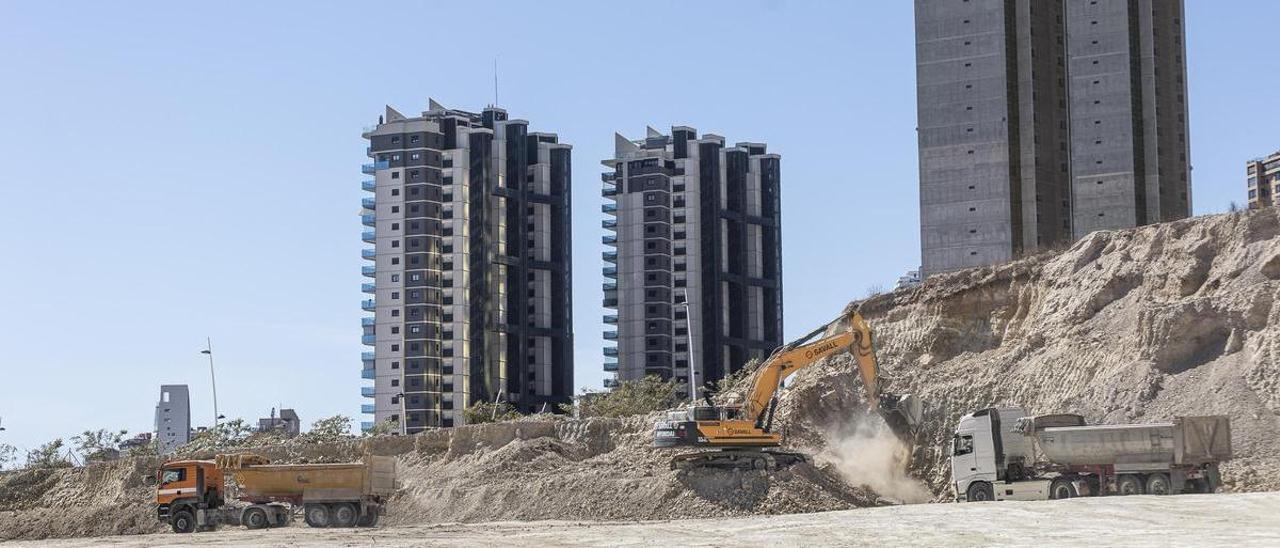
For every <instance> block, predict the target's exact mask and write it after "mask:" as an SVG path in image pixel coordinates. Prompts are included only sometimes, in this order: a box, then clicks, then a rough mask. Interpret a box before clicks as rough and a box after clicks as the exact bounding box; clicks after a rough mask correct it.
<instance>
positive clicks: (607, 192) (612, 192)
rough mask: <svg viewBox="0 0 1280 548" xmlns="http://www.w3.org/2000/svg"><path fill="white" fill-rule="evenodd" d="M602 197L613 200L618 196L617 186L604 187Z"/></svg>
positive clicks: (601, 192)
mask: <svg viewBox="0 0 1280 548" xmlns="http://www.w3.org/2000/svg"><path fill="white" fill-rule="evenodd" d="M600 195H601V196H604V197H605V198H613V197H614V196H617V195H618V187H616V186H607V187H604V189H602V190H601V191H600Z"/></svg>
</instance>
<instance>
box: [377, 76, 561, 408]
mask: <svg viewBox="0 0 1280 548" xmlns="http://www.w3.org/2000/svg"><path fill="white" fill-rule="evenodd" d="M528 125H529V123H528V122H526V121H524V120H513V119H508V117H507V112H506V111H505V110H503V109H500V108H496V107H490V108H486V109H484V110H483V111H482V112H479V113H475V112H467V111H462V110H455V109H449V108H446V107H444V106H442V105H440V104H438V103H436V102H435V101H431V102H430V106H429V109H428V110H427V111H425V112H423V113H422V115H421V116H419V117H414V118H408V117H406V116H404V115H402V114H400V113H399V112H396V111H395V110H394V109H392V108H390V107H388V108H387V110H386V113H385V115H384V116H383V117H382V118H380V120H379V124H378V125H377V126H375V127H373V128H368V129H367V130H366V131H365V133H364V137H365V138H366V139H368V140H369V143H370V146H369V150H368V154H369V156H370V157H371V158H373V159H374V163H373V164H370V165H366V166H365V168H364V171H365V173H367V174H371V175H373V176H374V179H373V180H372V181H365V183H364V185H363V186H364V189H365V190H366V191H370V192H372V193H373V197H372V198H366V199H365V200H364V201H363V203H362V206H363V207H364V211H363V212H362V222H363V223H364V224H365V225H366V226H369V227H372V230H366V232H365V236H364V240H365V241H366V242H370V243H373V244H374V247H373V249H366V250H365V252H364V257H365V258H366V260H372V261H373V264H372V265H371V267H372V268H371V267H368V266H367V267H365V269H364V274H365V275H366V276H367V277H371V278H373V281H372V282H371V283H366V284H365V285H364V288H363V289H364V291H365V292H366V293H371V294H372V295H373V296H374V298H373V299H370V300H366V301H365V304H364V309H365V310H366V311H371V312H373V313H374V315H373V317H371V318H365V319H364V320H363V327H364V337H363V341H364V343H365V344H366V345H369V346H372V347H373V350H372V351H371V352H366V353H365V355H364V370H363V372H362V376H363V377H364V378H367V379H373V381H374V384H373V386H367V387H365V388H364V389H363V392H362V393H363V395H364V396H366V397H369V398H372V399H373V403H372V404H366V405H365V406H363V408H362V410H363V411H364V412H365V413H369V414H372V415H373V418H374V421H373V422H380V421H384V420H388V419H393V420H396V421H399V420H400V416H401V414H402V413H404V414H406V415H407V423H406V424H407V431H408V432H410V433H413V432H419V431H422V430H423V429H425V428H429V427H448V426H457V425H461V424H463V415H462V410H463V409H465V408H467V407H469V406H471V405H472V404H474V403H477V402H485V401H498V400H501V401H506V402H509V403H511V404H513V405H514V406H515V407H516V408H517V409H519V410H521V411H524V412H534V411H540V410H544V409H545V410H554V409H555V408H556V407H557V406H558V405H559V404H561V403H569V402H570V400H571V396H572V392H573V335H572V321H573V316H572V308H571V307H572V290H571V288H572V277H571V272H570V270H569V265H570V264H571V259H572V255H571V246H570V234H569V224H570V214H569V211H570V186H571V175H570V173H571V169H570V151H571V147H570V146H569V145H566V144H563V143H559V142H558V140H557V137H556V135H555V134H550V133H534V132H529V131H528ZM401 394H403V395H404V401H401ZM373 422H365V423H363V424H362V427H364V428H366V429H367V428H369V427H371V426H372V424H373Z"/></svg>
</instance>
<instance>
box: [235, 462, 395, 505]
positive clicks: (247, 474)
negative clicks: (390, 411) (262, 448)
mask: <svg viewBox="0 0 1280 548" xmlns="http://www.w3.org/2000/svg"><path fill="white" fill-rule="evenodd" d="M216 463H217V466H218V468H220V469H222V470H223V471H224V472H225V473H226V474H229V475H231V476H232V477H233V478H234V480H235V482H236V484H237V485H239V487H240V497H239V498H241V499H242V500H249V501H290V502H294V503H298V502H334V501H356V500H369V499H374V500H380V499H383V498H385V497H388V496H390V495H391V494H393V493H394V492H395V490H396V461H395V459H394V458H391V457H375V456H367V457H365V458H364V459H363V460H362V461H361V462H352V463H338V464H271V463H270V461H269V460H267V459H265V458H263V457H260V456H258V455H249V454H242V455H218V456H217V457H216Z"/></svg>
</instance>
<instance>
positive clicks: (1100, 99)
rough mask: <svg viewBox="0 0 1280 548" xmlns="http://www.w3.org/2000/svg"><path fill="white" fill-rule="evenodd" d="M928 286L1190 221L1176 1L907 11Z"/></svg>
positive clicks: (984, 1) (1021, 3)
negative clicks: (1094, 235) (1122, 231)
mask: <svg viewBox="0 0 1280 548" xmlns="http://www.w3.org/2000/svg"><path fill="white" fill-rule="evenodd" d="M915 7H916V74H917V101H918V119H919V127H918V132H919V135H918V137H919V144H920V208H921V209H920V224H921V227H920V236H921V251H922V256H923V257H922V261H923V267H922V268H923V270H924V274H926V275H928V274H935V273H938V272H944V271H948V270H955V269H960V268H967V267H972V266H979V265H986V264H993V263H999V262H1004V261H1008V260H1011V259H1013V258H1016V257H1018V256H1021V255H1024V254H1027V253H1032V252H1035V251H1036V250H1040V249H1044V248H1049V247H1054V246H1057V245H1061V244H1065V243H1069V242H1071V241H1073V240H1075V239H1077V238H1080V237H1082V236H1084V235H1085V234H1087V233H1089V232H1092V231H1094V230H1103V229H1114V228H1126V227H1133V226H1138V225H1144V224H1150V223H1156V222H1163V221H1170V220H1175V219H1181V218H1184V217H1187V216H1189V215H1190V212H1191V194H1190V171H1191V169H1190V164H1189V162H1188V158H1187V151H1188V131H1187V127H1188V124H1187V100H1186V65H1185V46H1184V44H1183V37H1184V35H1185V32H1184V30H1183V15H1182V2H1181V0H916V4H915Z"/></svg>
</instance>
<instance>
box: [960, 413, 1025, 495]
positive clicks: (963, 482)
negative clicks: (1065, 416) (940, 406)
mask: <svg viewBox="0 0 1280 548" xmlns="http://www.w3.org/2000/svg"><path fill="white" fill-rule="evenodd" d="M1027 416H1028V414H1027V411H1026V410H1025V409H1022V408H1020V407H991V408H987V409H980V410H978V411H974V412H973V413H969V414H968V415H965V416H963V417H961V418H960V423H959V424H958V425H957V426H956V432H955V435H954V436H953V437H952V445H951V483H952V485H953V486H954V487H955V490H956V500H957V501H988V500H1043V499H1046V498H1049V497H1048V496H1047V495H1048V491H1049V485H1050V481H1048V480H1044V481H1034V480H1033V481H1021V480H1024V479H1029V478H1030V473H1029V472H1030V471H1029V470H1028V468H1027V467H1028V466H1029V464H1030V461H1031V459H1032V451H1033V446H1032V442H1031V440H1030V439H1029V438H1028V437H1027V436H1025V435H1023V434H1022V433H1021V432H1020V431H1019V428H1018V422H1019V419H1022V418H1024V417H1027ZM1013 482H1017V483H1013Z"/></svg>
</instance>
